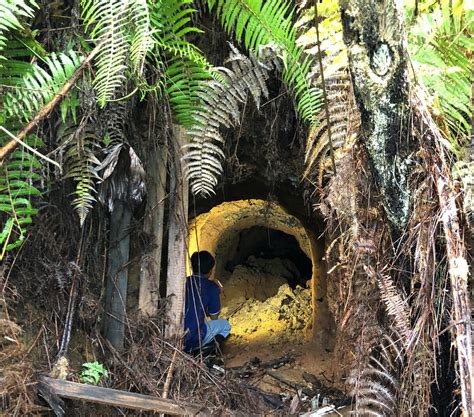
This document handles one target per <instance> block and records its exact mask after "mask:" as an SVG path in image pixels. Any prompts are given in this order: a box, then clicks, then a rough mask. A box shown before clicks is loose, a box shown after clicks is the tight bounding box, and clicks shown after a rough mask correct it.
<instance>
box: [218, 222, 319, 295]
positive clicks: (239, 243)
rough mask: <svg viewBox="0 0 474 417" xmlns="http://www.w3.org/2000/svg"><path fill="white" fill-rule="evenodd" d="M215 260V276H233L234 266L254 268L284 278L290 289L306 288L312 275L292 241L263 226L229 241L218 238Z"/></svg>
mask: <svg viewBox="0 0 474 417" xmlns="http://www.w3.org/2000/svg"><path fill="white" fill-rule="evenodd" d="M216 258H217V259H219V262H218V269H217V276H222V275H227V274H229V273H233V272H234V270H235V268H236V266H238V265H243V266H248V267H256V268H260V270H261V271H262V272H267V273H272V272H273V273H274V274H275V275H276V276H280V277H282V278H284V279H286V281H287V282H288V284H289V286H290V287H291V288H292V289H295V288H296V287H297V286H298V285H299V286H301V287H306V286H307V282H308V281H309V280H310V279H311V277H312V274H313V264H312V262H311V260H310V259H309V258H308V256H307V255H306V254H305V253H304V252H303V251H302V250H301V248H300V245H299V243H298V241H297V240H296V238H295V237H294V236H292V235H289V234H287V233H285V232H283V231H281V230H276V229H273V228H269V227H265V226H252V227H249V228H246V229H243V230H241V231H240V232H239V233H237V234H235V235H234V236H232V237H231V238H230V239H227V238H226V239H220V242H219V243H218V244H217V248H216ZM257 270H258V269H257Z"/></svg>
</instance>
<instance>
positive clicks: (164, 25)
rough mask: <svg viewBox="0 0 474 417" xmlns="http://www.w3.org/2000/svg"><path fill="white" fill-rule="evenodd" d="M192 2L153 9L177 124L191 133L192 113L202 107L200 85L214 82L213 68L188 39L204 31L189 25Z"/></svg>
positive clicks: (179, 0)
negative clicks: (196, 107) (211, 80)
mask: <svg viewBox="0 0 474 417" xmlns="http://www.w3.org/2000/svg"><path fill="white" fill-rule="evenodd" d="M191 3H192V1H191V0H174V1H166V2H164V3H163V4H161V3H159V2H158V3H154V4H153V5H152V6H151V21H152V23H153V27H154V28H156V31H155V32H154V33H153V36H154V38H155V42H156V46H157V50H156V52H155V53H156V54H159V55H160V56H162V60H163V61H164V66H165V71H164V79H165V88H166V92H167V94H168V96H169V101H170V103H171V107H172V109H173V111H174V113H175V116H176V120H177V121H178V123H179V124H180V125H182V126H184V127H185V128H187V129H189V128H190V127H191V126H192V125H193V119H192V117H191V112H192V111H193V110H194V108H195V106H196V105H197V104H198V103H199V101H200V99H199V96H198V90H199V85H200V83H201V82H203V81H206V80H210V79H212V65H211V64H210V63H209V62H208V61H207V59H206V58H205V57H204V55H203V53H202V52H201V50H200V49H199V48H198V47H197V46H195V45H194V44H192V43H191V42H189V41H188V40H187V39H186V35H189V34H192V33H201V32H202V31H201V30H199V29H197V28H196V27H194V26H192V25H190V24H189V22H190V21H191V17H192V16H193V15H194V13H195V9H193V8H192V7H189V6H190V4H191Z"/></svg>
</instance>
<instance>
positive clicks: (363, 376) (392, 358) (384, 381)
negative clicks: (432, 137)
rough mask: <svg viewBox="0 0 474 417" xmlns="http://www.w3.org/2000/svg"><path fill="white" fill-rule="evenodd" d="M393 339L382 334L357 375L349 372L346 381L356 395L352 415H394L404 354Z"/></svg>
mask: <svg viewBox="0 0 474 417" xmlns="http://www.w3.org/2000/svg"><path fill="white" fill-rule="evenodd" d="M395 335H396V336H397V337H396V338H395V339H393V338H391V337H389V336H388V335H385V337H384V340H383V341H382V342H381V343H380V345H379V346H378V348H376V349H374V351H373V352H372V354H371V356H370V360H369V362H368V363H367V365H366V366H365V368H364V369H362V371H360V372H359V374H358V375H356V376H355V375H352V377H351V378H350V380H349V382H350V384H351V385H352V386H353V391H352V394H353V396H354V397H355V400H356V403H355V410H354V412H353V414H354V415H358V416H359V415H360V416H365V415H379V416H396V415H399V414H398V413H397V412H398V407H399V404H398V400H399V392H400V385H401V384H400V373H401V372H402V371H403V367H404V362H403V359H404V358H403V357H400V352H401V350H403V347H400V346H398V341H399V337H398V335H397V333H396V332H395Z"/></svg>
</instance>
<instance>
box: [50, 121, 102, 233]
mask: <svg viewBox="0 0 474 417" xmlns="http://www.w3.org/2000/svg"><path fill="white" fill-rule="evenodd" d="M59 136H60V137H61V141H62V143H63V144H64V145H65V146H66V151H65V155H64V162H65V169H66V174H65V176H64V178H72V179H73V180H74V182H75V183H76V188H75V190H74V193H73V194H74V196H75V198H74V200H73V201H72V205H73V207H74V209H75V210H76V213H77V214H78V216H79V222H80V224H81V226H82V225H83V224H84V221H85V219H86V217H87V214H88V213H89V211H90V210H91V209H92V207H93V205H94V203H95V201H96V198H95V194H96V188H95V183H96V182H97V180H99V179H100V178H99V176H98V175H97V172H96V168H97V167H98V166H99V164H100V161H99V160H98V159H97V158H96V156H95V151H96V150H97V148H98V147H99V138H98V137H97V135H96V133H95V129H94V127H93V123H92V122H91V121H90V120H83V121H82V122H81V123H80V124H79V125H77V126H74V125H73V126H69V127H67V128H65V129H63V130H62V131H61V132H60V133H59Z"/></svg>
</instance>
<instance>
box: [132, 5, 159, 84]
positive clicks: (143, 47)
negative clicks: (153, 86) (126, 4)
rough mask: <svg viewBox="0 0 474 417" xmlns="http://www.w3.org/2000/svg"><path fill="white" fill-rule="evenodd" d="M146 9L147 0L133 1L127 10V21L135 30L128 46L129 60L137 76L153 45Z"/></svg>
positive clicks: (148, 15) (148, 14)
mask: <svg viewBox="0 0 474 417" xmlns="http://www.w3.org/2000/svg"><path fill="white" fill-rule="evenodd" d="M148 7H149V6H148V3H147V0H134V1H132V2H131V3H130V8H129V19H130V20H131V21H133V24H134V28H135V30H134V31H133V35H132V40H131V44H130V60H131V61H132V64H133V66H134V70H135V72H136V73H137V74H139V75H141V74H142V72H143V68H144V64H145V57H146V55H147V53H148V52H149V51H151V49H152V48H153V44H154V39H153V30H152V28H151V20H150V10H149V8H148Z"/></svg>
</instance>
